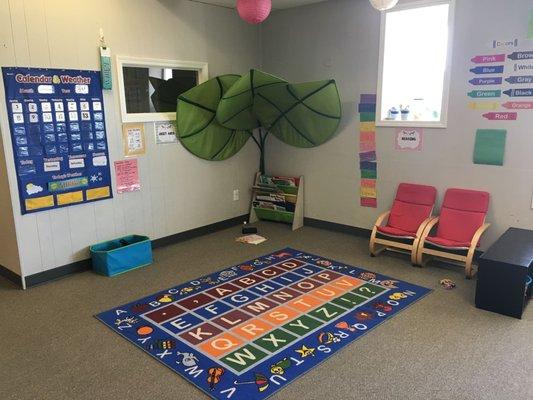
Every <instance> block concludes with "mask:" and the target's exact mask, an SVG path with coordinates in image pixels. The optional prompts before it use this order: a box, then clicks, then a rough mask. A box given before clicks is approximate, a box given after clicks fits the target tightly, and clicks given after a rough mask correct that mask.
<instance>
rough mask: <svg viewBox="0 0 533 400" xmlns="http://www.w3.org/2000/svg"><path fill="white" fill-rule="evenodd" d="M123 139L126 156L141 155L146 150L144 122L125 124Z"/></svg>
mask: <svg viewBox="0 0 533 400" xmlns="http://www.w3.org/2000/svg"><path fill="white" fill-rule="evenodd" d="M122 141H123V143H124V155H125V156H126V157H131V156H140V155H143V154H144V153H145V152H146V148H145V145H144V124H142V123H139V124H123V125H122Z"/></svg>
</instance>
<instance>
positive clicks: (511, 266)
mask: <svg viewBox="0 0 533 400" xmlns="http://www.w3.org/2000/svg"><path fill="white" fill-rule="evenodd" d="M532 264H533V231H530V230H527V229H518V228H509V229H508V230H507V231H506V232H505V233H504V234H503V235H502V236H501V237H500V238H499V239H498V240H497V241H496V242H495V243H494V244H493V245H492V246H490V247H489V249H488V250H487V251H486V252H485V253H483V255H482V256H481V257H480V259H479V268H478V279H477V287H476V307H477V308H482V309H484V310H488V311H493V312H497V313H500V314H504V315H509V316H511V317H515V318H522V312H523V311H524V308H525V306H526V304H527V299H526V296H525V286H526V279H527V276H528V274H529V275H533V273H532V271H533V266H532Z"/></svg>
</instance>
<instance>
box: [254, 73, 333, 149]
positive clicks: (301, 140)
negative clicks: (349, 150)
mask: <svg viewBox="0 0 533 400" xmlns="http://www.w3.org/2000/svg"><path fill="white" fill-rule="evenodd" d="M253 112H254V114H255V115H256V116H257V118H258V119H259V121H260V122H261V126H263V127H264V128H265V129H267V130H268V131H269V132H271V133H272V134H274V135H275V136H276V137H277V138H278V139H280V140H281V141H283V142H285V143H287V144H290V145H292V146H296V147H315V146H319V145H321V144H322V143H324V142H326V141H327V140H329V139H330V138H331V137H332V136H333V135H334V134H335V131H336V130H337V128H338V126H339V123H340V119H341V103H340V99H339V93H338V90H337V85H336V83H335V81H334V80H324V81H316V82H305V83H297V84H282V85H272V86H269V87H263V88H258V90H257V93H256V97H255V101H254V107H253Z"/></svg>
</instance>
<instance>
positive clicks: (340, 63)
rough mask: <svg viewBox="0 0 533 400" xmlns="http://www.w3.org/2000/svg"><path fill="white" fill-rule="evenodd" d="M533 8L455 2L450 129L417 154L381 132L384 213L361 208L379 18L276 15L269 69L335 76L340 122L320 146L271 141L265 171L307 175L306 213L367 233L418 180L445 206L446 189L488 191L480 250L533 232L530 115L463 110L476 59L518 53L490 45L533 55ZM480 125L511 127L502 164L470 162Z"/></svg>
mask: <svg viewBox="0 0 533 400" xmlns="http://www.w3.org/2000/svg"><path fill="white" fill-rule="evenodd" d="M511 3H512V5H511ZM532 9H533V7H532V5H531V1H530V0H513V1H512V2H509V1H505V0H457V1H456V12H455V15H456V17H455V36H454V41H453V60H452V62H453V64H452V76H451V91H450V107H449V120H448V127H447V129H425V137H424V144H423V151H421V152H400V151H396V150H394V136H393V135H394V129H393V128H377V133H376V136H377V138H376V140H377V158H378V180H377V190H378V209H373V208H364V207H360V206H359V183H360V182H359V181H360V179H359V173H360V171H359V165H358V163H359V158H358V138H359V126H358V118H359V116H358V114H357V102H358V99H359V96H360V94H361V93H376V85H377V76H378V72H377V71H378V53H379V27H380V14H379V12H377V11H376V10H374V9H373V8H372V7H371V6H370V4H369V2H368V0H330V1H328V2H324V3H319V4H314V5H310V6H306V7H301V8H296V9H289V10H282V11H277V12H274V13H273V14H272V15H271V17H270V18H269V19H268V20H267V21H266V23H265V24H263V28H262V29H263V31H262V33H263V34H262V40H263V68H264V70H266V71H269V72H270V73H273V74H277V75H280V76H282V77H285V78H286V79H288V80H289V81H294V82H301V81H309V80H318V79H325V78H334V79H336V81H337V84H338V87H339V90H340V95H341V99H342V103H343V119H342V123H341V128H340V130H339V132H338V134H337V135H336V136H335V137H334V138H333V139H331V140H330V141H329V142H327V143H326V144H324V145H322V146H320V147H317V148H314V149H298V148H294V147H290V146H288V145H286V144H283V143H281V142H280V141H278V140H277V139H276V138H270V139H269V143H268V146H269V147H268V150H267V166H268V170H269V171H270V172H271V173H275V174H282V175H285V174H288V175H305V179H306V180H305V184H306V187H305V215H306V217H311V218H317V219H321V220H326V221H331V222H336V223H340V224H346V225H351V226H357V227H363V228H369V229H370V228H371V227H372V225H373V223H374V221H375V219H376V217H377V216H378V214H380V213H381V212H383V211H385V210H387V209H388V208H389V207H390V204H391V201H392V199H393V197H394V193H395V190H396V187H397V185H398V183H400V182H416V183H424V184H431V185H434V186H436V187H437V189H438V191H439V202H440V201H441V200H442V197H443V194H444V191H445V189H446V188H449V187H462V188H471V189H479V190H486V191H488V192H490V194H491V205H490V212H489V214H488V221H490V222H491V223H492V227H491V228H490V229H489V231H488V232H487V234H486V236H485V237H484V239H482V246H481V248H486V247H487V246H488V245H489V244H490V243H491V242H492V241H494V240H495V239H496V238H497V237H498V235H500V234H501V233H503V231H505V230H506V229H507V228H508V227H509V226H517V227H524V228H531V227H533V211H532V210H531V197H532V190H533V162H532V159H531V155H530V154H531V150H532V149H533V131H532V129H531V127H532V126H533V111H521V112H519V119H518V121H515V122H510V121H509V122H500V121H487V120H485V119H484V118H482V117H481V114H482V113H483V112H480V111H473V110H469V109H468V108H467V104H468V102H469V101H472V99H469V98H468V97H467V96H466V93H467V92H469V91H470V90H472V89H476V88H475V87H472V86H471V85H470V84H469V83H468V80H469V79H470V78H472V77H473V76H472V74H471V73H470V72H469V69H470V68H471V67H473V65H472V64H471V63H470V58H472V57H473V56H475V55H478V54H498V53H503V52H507V54H509V53H510V52H511V51H513V49H512V48H506V49H505V50H503V51H502V50H501V49H499V50H494V49H492V48H491V47H490V46H489V45H490V43H491V41H492V40H510V39H514V38H519V39H520V40H519V42H520V45H519V47H520V48H521V49H523V50H533V40H532V41H527V40H524V39H525V37H526V36H527V24H528V18H529V12H530V11H531V10H532ZM406 62H409V60H406ZM506 68H507V67H506ZM506 72H507V70H506ZM529 72H531V71H529ZM518 75H520V74H518ZM521 75H531V74H530V73H522V74H521ZM522 87H524V86H522ZM477 89H479V87H478V88H477ZM487 89H488V88H487ZM507 99H508V98H506V97H505V96H504V99H502V100H503V101H506V100H507ZM525 100H527V99H525ZM503 101H502V102H503ZM478 128H504V129H507V147H506V152H505V163H504V166H503V167H498V166H488V165H474V164H473V163H472V152H473V147H474V136H475V131H476V129H478ZM438 205H439V204H438Z"/></svg>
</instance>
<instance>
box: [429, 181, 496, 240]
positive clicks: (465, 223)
mask: <svg viewBox="0 0 533 400" xmlns="http://www.w3.org/2000/svg"><path fill="white" fill-rule="evenodd" d="M488 207H489V194H488V193H487V192H480V191H477V190H466V189H448V190H447V191H446V194H445V195H444V201H443V203H442V208H441V212H440V216H439V224H438V228H437V234H436V237H438V238H440V239H446V240H449V241H452V242H455V243H463V244H464V243H467V246H470V243H471V242H472V238H473V236H474V234H475V233H476V231H477V229H478V228H479V227H480V226H481V225H483V222H484V220H485V215H486V213H487V210H488Z"/></svg>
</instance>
